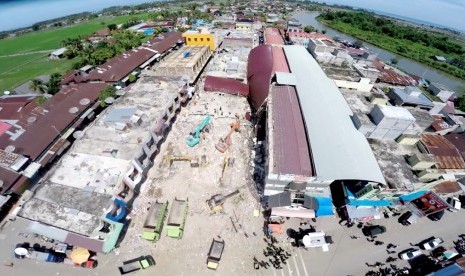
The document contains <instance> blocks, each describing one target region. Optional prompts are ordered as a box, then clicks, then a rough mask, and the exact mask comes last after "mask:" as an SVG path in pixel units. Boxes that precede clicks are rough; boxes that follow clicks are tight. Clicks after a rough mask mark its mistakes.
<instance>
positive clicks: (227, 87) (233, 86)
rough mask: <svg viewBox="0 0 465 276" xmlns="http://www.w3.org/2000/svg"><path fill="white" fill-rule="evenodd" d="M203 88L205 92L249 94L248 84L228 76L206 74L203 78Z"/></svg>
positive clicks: (245, 95)
mask: <svg viewBox="0 0 465 276" xmlns="http://www.w3.org/2000/svg"><path fill="white" fill-rule="evenodd" d="M204 90H205V91H207V92H221V93H226V94H233V95H241V96H244V97H247V96H248V95H249V86H248V85H247V84H245V83H243V82H240V81H238V80H235V79H230V78H221V77H214V76H207V77H206V78H205V84H204Z"/></svg>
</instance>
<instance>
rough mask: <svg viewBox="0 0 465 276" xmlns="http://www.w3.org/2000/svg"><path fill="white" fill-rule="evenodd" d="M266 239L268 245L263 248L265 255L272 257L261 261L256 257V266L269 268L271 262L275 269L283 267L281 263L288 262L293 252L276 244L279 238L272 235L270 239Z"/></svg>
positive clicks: (256, 267)
mask: <svg viewBox="0 0 465 276" xmlns="http://www.w3.org/2000/svg"><path fill="white" fill-rule="evenodd" d="M264 241H265V242H266V243H267V247H266V248H265V249H264V250H263V255H264V256H265V257H270V259H269V260H268V261H259V260H258V259H257V258H256V257H254V268H255V269H260V267H263V268H265V269H268V268H269V267H270V263H271V265H273V267H274V268H275V269H282V268H283V267H282V266H281V264H284V265H285V264H287V259H288V258H289V257H290V256H291V254H290V253H289V252H287V251H285V250H284V249H283V248H282V247H279V246H276V245H275V243H277V240H276V239H275V238H274V237H273V236H271V237H270V240H268V239H266V238H264Z"/></svg>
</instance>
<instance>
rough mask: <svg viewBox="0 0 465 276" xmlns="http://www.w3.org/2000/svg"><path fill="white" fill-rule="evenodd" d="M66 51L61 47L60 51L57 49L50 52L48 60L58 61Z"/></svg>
mask: <svg viewBox="0 0 465 276" xmlns="http://www.w3.org/2000/svg"><path fill="white" fill-rule="evenodd" d="M66 50H67V48H66V47H63V48H60V49H57V50H55V51H53V52H51V53H50V59H53V60H59V59H62V58H64V54H65V52H66Z"/></svg>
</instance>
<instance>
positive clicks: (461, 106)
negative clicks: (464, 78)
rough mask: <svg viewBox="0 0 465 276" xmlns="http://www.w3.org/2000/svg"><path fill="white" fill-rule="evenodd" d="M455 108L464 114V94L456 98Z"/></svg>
mask: <svg viewBox="0 0 465 276" xmlns="http://www.w3.org/2000/svg"><path fill="white" fill-rule="evenodd" d="M456 106H457V109H458V110H460V111H463V112H465V94H463V95H461V96H460V97H458V99H457V105H456Z"/></svg>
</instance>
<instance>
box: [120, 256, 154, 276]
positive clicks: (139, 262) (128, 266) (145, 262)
mask: <svg viewBox="0 0 465 276" xmlns="http://www.w3.org/2000/svg"><path fill="white" fill-rule="evenodd" d="M154 265H155V260H154V259H153V257H152V256H150V255H146V256H141V257H139V258H135V259H132V260H129V261H125V262H123V265H122V266H120V267H118V269H119V272H120V273H121V275H123V274H127V273H130V272H134V271H137V270H140V269H146V268H148V267H151V266H154Z"/></svg>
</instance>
